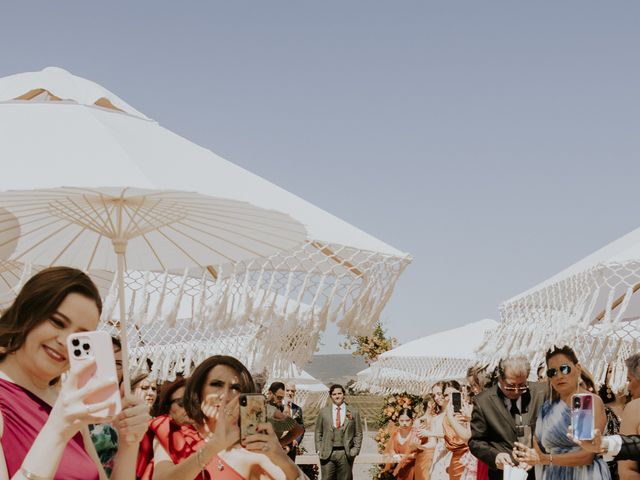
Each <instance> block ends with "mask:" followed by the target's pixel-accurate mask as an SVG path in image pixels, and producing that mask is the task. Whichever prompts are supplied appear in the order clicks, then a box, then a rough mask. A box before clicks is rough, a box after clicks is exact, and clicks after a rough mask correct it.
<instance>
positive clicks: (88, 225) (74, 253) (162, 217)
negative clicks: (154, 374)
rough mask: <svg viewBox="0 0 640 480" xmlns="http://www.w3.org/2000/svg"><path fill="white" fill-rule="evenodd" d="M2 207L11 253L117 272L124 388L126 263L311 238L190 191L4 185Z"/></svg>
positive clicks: (153, 265) (169, 267)
mask: <svg viewBox="0 0 640 480" xmlns="http://www.w3.org/2000/svg"><path fill="white" fill-rule="evenodd" d="M0 207H1V208H3V209H4V215H2V212H0V248H2V246H3V245H12V247H13V249H14V251H13V253H12V255H11V258H10V260H12V261H18V262H23V263H32V264H36V265H68V266H73V267H77V268H80V269H83V270H85V271H90V270H94V269H99V270H115V271H116V272H117V285H118V298H119V307H120V308H119V312H120V316H119V318H120V319H121V323H122V328H121V329H120V333H121V335H122V337H123V338H122V340H123V342H122V343H123V363H124V365H123V366H124V372H125V388H128V386H129V381H128V373H129V370H128V364H127V359H128V341H127V328H126V318H127V316H126V305H125V287H124V278H125V270H126V269H127V268H129V269H132V270H150V271H153V270H162V271H173V270H178V269H183V270H188V269H190V268H192V269H193V268H195V269H198V270H203V269H206V268H207V266H209V265H212V264H220V263H229V262H238V261H242V260H246V259H247V258H251V257H254V256H259V257H268V256H270V255H272V254H274V253H275V252H277V251H278V250H279V249H291V248H295V246H296V245H299V244H300V243H302V242H303V241H304V240H305V238H306V231H305V229H304V227H303V226H302V225H300V224H299V223H298V222H296V221H294V220H293V219H291V218H290V217H289V216H288V215H286V214H282V213H278V212H274V211H269V210H265V209H261V208H258V207H255V206H252V205H250V204H246V203H242V202H238V201H233V200H225V199H218V198H213V197H208V196H206V195H200V194H197V193H189V192H179V191H156V190H144V189H136V188H106V187H105V188H78V187H66V188H56V189H40V190H22V191H17V190H16V191H6V192H0ZM16 219H17V220H18V222H19V224H16Z"/></svg>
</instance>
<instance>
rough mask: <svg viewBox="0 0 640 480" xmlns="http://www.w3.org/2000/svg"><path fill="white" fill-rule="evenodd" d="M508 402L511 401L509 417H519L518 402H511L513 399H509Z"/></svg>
mask: <svg viewBox="0 0 640 480" xmlns="http://www.w3.org/2000/svg"><path fill="white" fill-rule="evenodd" d="M509 400H511V408H510V409H509V413H511V416H512V417H513V418H515V417H516V415H520V409H519V408H518V400H513V399H509Z"/></svg>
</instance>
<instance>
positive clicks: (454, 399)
mask: <svg viewBox="0 0 640 480" xmlns="http://www.w3.org/2000/svg"><path fill="white" fill-rule="evenodd" d="M451 403H452V404H453V411H454V412H460V411H461V410H462V396H461V394H460V392H451Z"/></svg>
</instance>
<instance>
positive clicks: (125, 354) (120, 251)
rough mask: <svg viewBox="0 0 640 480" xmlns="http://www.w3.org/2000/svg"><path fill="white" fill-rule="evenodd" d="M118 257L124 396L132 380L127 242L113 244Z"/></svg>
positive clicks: (127, 392)
mask: <svg viewBox="0 0 640 480" xmlns="http://www.w3.org/2000/svg"><path fill="white" fill-rule="evenodd" d="M113 246H114V248H115V251H116V255H117V257H118V268H117V270H116V275H117V277H118V304H119V305H120V342H121V343H122V374H123V375H122V383H123V384H124V394H125V395H131V379H130V375H129V337H128V335H127V312H126V308H125V303H124V302H125V298H124V252H125V249H126V248H127V244H126V242H122V243H116V242H114V243H113Z"/></svg>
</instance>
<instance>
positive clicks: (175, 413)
mask: <svg viewBox="0 0 640 480" xmlns="http://www.w3.org/2000/svg"><path fill="white" fill-rule="evenodd" d="M186 383H187V380H186V379H185V378H184V377H180V376H179V377H177V378H176V379H175V380H174V381H173V382H165V383H163V384H162V386H161V387H160V395H159V397H158V402H157V408H156V409H155V411H152V415H153V416H154V417H159V416H161V415H168V416H170V417H171V420H173V421H174V422H176V423H177V424H178V425H183V424H187V423H191V420H190V419H189V417H188V415H187V411H186V410H185V409H184V390H185V385H186Z"/></svg>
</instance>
